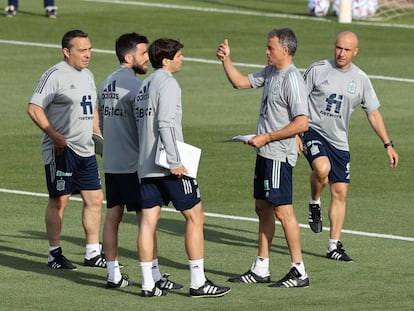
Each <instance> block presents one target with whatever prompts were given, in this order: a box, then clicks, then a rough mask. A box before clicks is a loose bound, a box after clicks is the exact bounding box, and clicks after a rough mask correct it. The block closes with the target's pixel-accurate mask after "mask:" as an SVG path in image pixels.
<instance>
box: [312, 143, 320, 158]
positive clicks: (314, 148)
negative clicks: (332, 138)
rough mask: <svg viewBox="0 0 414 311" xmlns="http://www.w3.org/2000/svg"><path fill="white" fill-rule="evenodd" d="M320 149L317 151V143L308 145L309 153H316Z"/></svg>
mask: <svg viewBox="0 0 414 311" xmlns="http://www.w3.org/2000/svg"><path fill="white" fill-rule="evenodd" d="M319 152H320V151H319V147H318V145H312V146H311V147H310V153H311V155H313V156H314V155H315V154H318V153H319Z"/></svg>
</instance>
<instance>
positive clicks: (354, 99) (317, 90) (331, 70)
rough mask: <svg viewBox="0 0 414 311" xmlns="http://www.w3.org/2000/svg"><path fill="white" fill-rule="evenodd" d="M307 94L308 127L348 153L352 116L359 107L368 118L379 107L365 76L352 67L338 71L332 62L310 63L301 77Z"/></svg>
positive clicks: (352, 65)
mask: <svg viewBox="0 0 414 311" xmlns="http://www.w3.org/2000/svg"><path fill="white" fill-rule="evenodd" d="M304 78H305V83H306V86H307V89H308V94H309V112H310V115H309V127H311V128H313V129H314V130H316V131H317V132H318V133H319V134H321V135H322V136H323V137H324V138H325V139H326V140H327V141H328V142H329V143H331V144H332V145H333V146H334V147H335V148H337V149H340V150H345V151H349V145H348V129H349V120H350V118H351V114H352V112H353V111H354V110H355V108H356V107H357V106H358V105H361V107H362V109H364V111H365V113H366V114H367V115H368V114H370V113H371V112H373V111H375V110H376V109H378V108H379V106H380V104H379V101H378V98H377V95H376V94H375V91H374V88H373V87H372V84H371V81H370V80H369V78H368V76H367V75H366V74H365V73H364V72H363V71H362V70H361V69H359V68H358V67H357V66H356V65H354V64H351V67H350V68H349V70H345V71H344V70H340V69H338V68H337V67H336V66H335V62H334V60H333V59H331V60H323V61H320V62H316V63H313V64H312V65H310V66H309V67H308V69H307V70H306V72H305V74H304Z"/></svg>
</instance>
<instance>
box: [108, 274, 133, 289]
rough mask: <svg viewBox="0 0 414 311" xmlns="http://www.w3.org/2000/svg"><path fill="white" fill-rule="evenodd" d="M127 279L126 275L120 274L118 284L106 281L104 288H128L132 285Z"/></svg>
mask: <svg viewBox="0 0 414 311" xmlns="http://www.w3.org/2000/svg"><path fill="white" fill-rule="evenodd" d="M128 279H129V278H128V275H126V274H122V275H121V279H120V280H119V282H118V283H114V282H110V281H108V282H107V283H106V287H107V288H122V287H127V286H129V285H131V284H132V283H131V282H129V280H128Z"/></svg>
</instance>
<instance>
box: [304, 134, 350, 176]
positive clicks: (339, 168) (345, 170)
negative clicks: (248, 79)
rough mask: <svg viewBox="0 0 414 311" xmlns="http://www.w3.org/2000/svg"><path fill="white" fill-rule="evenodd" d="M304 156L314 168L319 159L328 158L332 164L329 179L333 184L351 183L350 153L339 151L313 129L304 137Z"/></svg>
mask: <svg viewBox="0 0 414 311" xmlns="http://www.w3.org/2000/svg"><path fill="white" fill-rule="evenodd" d="M303 147H304V152H303V153H304V155H305V157H306V159H307V160H308V162H309V164H310V166H311V167H312V162H313V160H315V159H316V158H318V157H321V156H326V157H328V159H329V162H330V163H331V171H330V172H329V175H328V178H329V181H330V182H332V183H337V182H343V183H349V182H350V181H351V164H350V163H351V156H350V153H349V151H345V150H339V149H337V148H335V147H334V146H332V144H330V143H329V142H328V141H326V139H324V138H323V137H322V135H320V134H319V133H318V132H316V131H315V130H313V129H309V130H308V131H307V132H306V133H305V134H304V136H303Z"/></svg>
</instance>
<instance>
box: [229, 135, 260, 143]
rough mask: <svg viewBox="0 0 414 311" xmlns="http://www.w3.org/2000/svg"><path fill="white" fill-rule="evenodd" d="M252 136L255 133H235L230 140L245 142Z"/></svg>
mask: <svg viewBox="0 0 414 311" xmlns="http://www.w3.org/2000/svg"><path fill="white" fill-rule="evenodd" d="M254 136H256V134H249V135H237V136H234V137H233V138H232V139H231V140H232V141H241V142H246V141H249V140H250V139H252V138H253V137H254Z"/></svg>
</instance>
